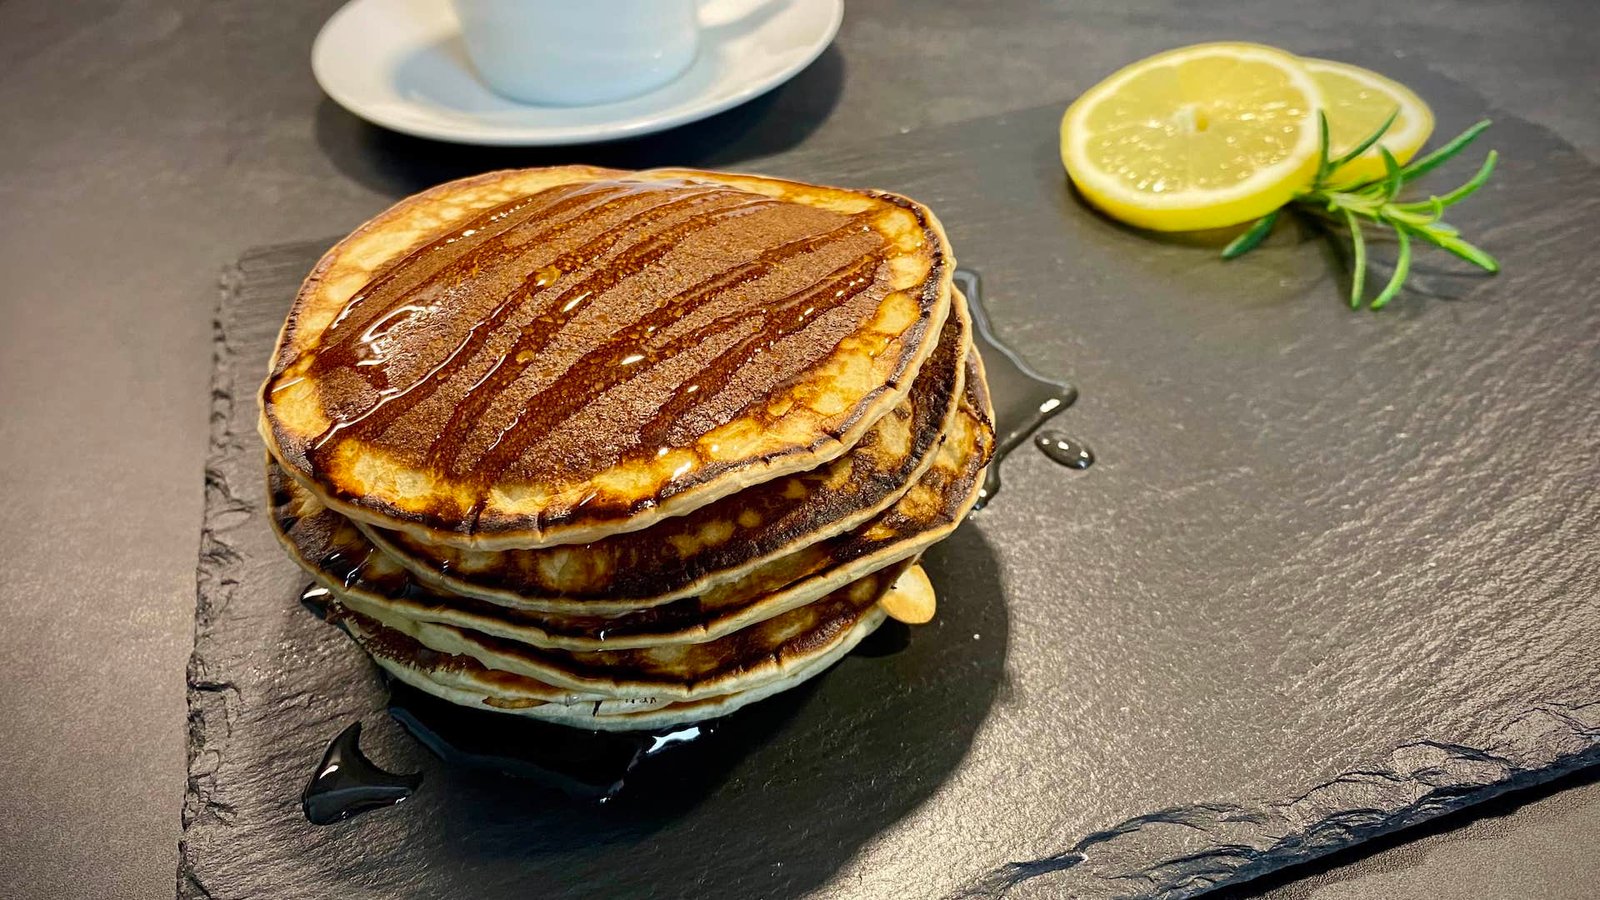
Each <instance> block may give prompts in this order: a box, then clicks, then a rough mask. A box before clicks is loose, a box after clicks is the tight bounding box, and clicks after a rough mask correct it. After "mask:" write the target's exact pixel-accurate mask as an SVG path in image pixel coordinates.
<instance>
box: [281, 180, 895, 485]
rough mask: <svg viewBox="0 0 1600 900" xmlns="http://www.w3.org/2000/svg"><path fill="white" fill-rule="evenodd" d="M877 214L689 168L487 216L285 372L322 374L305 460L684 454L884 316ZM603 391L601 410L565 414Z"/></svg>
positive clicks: (365, 300) (572, 460)
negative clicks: (349, 451)
mask: <svg viewBox="0 0 1600 900" xmlns="http://www.w3.org/2000/svg"><path fill="white" fill-rule="evenodd" d="M871 215H872V212H870V211H869V212H867V213H861V214H856V215H846V214H843V213H839V212H834V211H830V210H825V209H820V208H815V207H812V206H806V205H801V204H797V203H791V202H786V201H783V200H781V199H777V198H773V197H768V196H765V195H761V194H756V193H751V192H747V191H741V190H738V189H734V188H730V187H727V186H724V185H719V184H711V183H698V182H691V181H659V182H639V181H600V182H589V183H584V184H580V185H567V186H562V187H557V188H552V189H549V190H546V191H543V192H540V193H537V194H534V195H532V196H528V197H521V198H518V199H516V200H513V201H511V202H508V203H505V204H503V205H501V206H498V207H495V208H492V209H490V210H487V211H485V212H483V213H482V214H480V215H478V216H477V217H476V218H474V219H472V220H471V221H469V222H467V223H466V224H464V225H462V226H461V227H458V228H456V229H455V230H453V231H451V232H450V233H448V234H446V235H443V236H441V237H439V238H438V239H436V240H434V241H432V242H431V243H428V244H426V245H425V246H423V247H421V248H420V249H418V250H416V251H414V252H412V253H411V254H409V255H408V256H406V257H404V258H403V259H400V260H399V261H397V262H396V263H394V264H393V265H391V266H390V267H389V268H387V269H386V270H383V271H381V272H380V273H378V275H377V276H376V277H374V278H373V279H372V281H371V282H370V283H369V284H368V285H367V286H366V287H365V288H363V289H362V290H361V291H359V292H358V293H357V294H356V295H355V296H354V297H353V298H352V299H351V300H350V301H349V302H348V303H347V304H346V306H345V307H344V308H343V309H342V310H341V311H340V313H339V314H338V316H337V317H336V318H335V320H334V322H333V324H332V325H330V326H329V328H328V329H327V330H326V331H325V332H324V334H323V335H322V336H321V338H320V340H319V342H318V343H317V345H316V346H314V347H313V348H311V349H310V350H309V351H307V353H306V354H304V355H303V356H302V357H301V359H300V360H299V361H297V362H296V363H295V364H293V365H291V366H290V367H289V369H290V370H292V371H297V372H299V373H301V374H302V375H305V376H310V377H312V378H315V379H316V380H317V382H318V384H319V393H320V395H321V396H322V398H323V404H324V406H325V411H326V412H327V414H328V416H329V419H330V421H331V424H330V426H329V427H328V428H327V429H326V431H324V432H323V433H322V434H321V435H319V436H318V437H317V438H316V439H315V440H314V441H313V442H312V448H311V450H310V457H311V462H312V464H313V466H315V465H317V464H318V462H319V460H322V459H326V458H327V454H330V453H333V452H335V450H336V449H337V447H338V446H339V445H340V443H341V442H343V441H346V440H349V439H358V440H360V441H363V442H367V443H372V444H376V445H379V446H381V447H382V448H383V449H384V450H385V451H386V452H389V453H392V454H394V455H395V456H396V457H397V458H399V459H401V460H403V461H404V462H406V463H408V464H410V465H413V466H416V467H419V468H423V469H427V470H430V471H435V472H438V473H441V474H443V475H445V476H447V477H449V478H451V479H454V480H459V481H464V482H475V483H479V484H481V485H485V486H487V485H492V484H494V483H496V482H497V481H499V480H500V479H502V478H504V477H507V476H508V475H512V476H514V475H516V474H517V473H518V472H519V469H518V466H519V464H523V465H524V467H526V464H527V461H528V460H529V459H536V460H555V461H559V462H560V463H562V464H564V465H566V466H569V467H586V466H595V465H606V464H610V463H612V462H614V461H616V460H617V459H620V458H622V457H624V456H626V455H629V454H630V453H639V452H648V451H650V450H651V449H654V448H657V447H661V448H665V447H670V446H682V445H684V444H686V443H688V442H690V441H692V440H693V439H694V438H695V437H697V436H698V435H699V434H703V433H705V432H706V431H709V430H711V429H712V428H714V427H716V426H717V425H720V424H723V423H725V422H727V421H729V420H731V419H733V418H735V417H736V416H737V415H738V414H739V413H740V412H741V411H742V410H743V409H744V408H745V407H747V406H748V405H749V404H751V403H753V402H756V401H759V400H762V399H764V398H766V397H767V396H769V395H770V394H771V393H772V392H773V391H774V390H776V389H778V388H780V387H782V385H783V384H784V383H786V380H787V379H789V378H792V377H794V376H795V374H796V373H799V372H802V371H804V370H806V369H807V367H809V366H811V365H814V364H815V363H817V362H819V361H820V360H822V359H823V358H825V357H826V356H827V355H828V354H829V353H830V352H832V351H833V349H834V348H835V347H836V346H837V345H838V343H839V341H840V340H841V339H842V338H843V337H845V336H846V335H847V334H849V333H850V332H851V331H852V330H853V329H854V328H855V327H856V326H857V324H858V323H859V322H861V321H862V320H863V319H864V318H865V317H866V316H867V315H868V314H870V313H871V312H872V311H873V310H875V309H876V308H877V305H878V303H879V302H881V300H882V298H883V296H884V295H886V294H887V293H888V285H887V273H886V272H884V271H883V270H884V269H885V267H884V266H883V265H882V264H883V262H884V261H885V259H886V256H887V247H886V241H885V239H884V238H883V236H882V235H881V234H879V233H878V232H877V231H875V230H873V228H872V227H871V224H870V216H871ZM758 358H759V359H761V362H762V364H761V365H759V366H752V365H751V363H752V361H754V360H757V359H758ZM597 403H599V404H600V407H599V408H601V409H604V410H606V411H607V412H610V413H613V414H612V415H608V416H597V415H584V416H583V427H581V428H579V427H564V426H568V425H569V424H570V423H571V422H572V421H573V420H574V419H575V418H576V417H579V416H580V415H581V414H583V413H584V412H585V411H586V410H589V409H590V408H591V407H594V406H595V405H596V404H597ZM535 470H536V468H535Z"/></svg>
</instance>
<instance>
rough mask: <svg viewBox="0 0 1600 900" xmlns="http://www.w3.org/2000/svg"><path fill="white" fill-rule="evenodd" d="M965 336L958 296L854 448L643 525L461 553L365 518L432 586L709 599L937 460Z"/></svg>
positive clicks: (600, 600)
mask: <svg viewBox="0 0 1600 900" xmlns="http://www.w3.org/2000/svg"><path fill="white" fill-rule="evenodd" d="M969 345H970V340H969V323H968V319H967V313H966V309H965V305H964V304H962V303H955V304H953V306H952V313H951V315H950V316H949V317H948V318H947V319H946V320H945V324H944V329H943V335H942V337H941V338H940V341H939V344H938V346H937V347H936V348H935V350H934V352H933V355H932V356H931V357H929V359H928V361H927V362H926V363H925V364H924V365H923V366H922V369H921V371H919V372H918V373H917V377H916V380H915V381H914V382H913V383H912V386H911V393H910V396H908V397H907V398H906V402H905V403H902V404H901V405H900V406H899V407H897V408H895V409H894V410H893V411H891V412H890V413H889V414H888V415H886V416H884V417H883V418H882V419H879V420H878V421H877V422H876V423H875V424H874V425H873V427H872V428H871V429H869V430H868V431H867V433H866V435H865V436H863V437H862V439H861V440H860V441H859V442H857V444H856V445H855V447H853V448H851V450H850V452H849V453H847V454H845V455H844V456H841V457H839V458H838V459H836V460H834V461H833V462H831V463H828V464H826V465H824V466H820V467H818V468H817V469H815V470H813V471H810V472H800V473H795V474H793V475H787V476H784V477H782V478H778V479H775V480H773V481H768V482H765V483H763V484H759V485H757V486H755V487H752V488H748V489H746V490H743V491H740V492H739V493H737V494H734V495H732V496H729V497H724V498H722V499H721V500H718V501H716V502H715V503H712V504H709V505H707V506H704V507H701V508H700V509H697V510H695V511H694V512H692V513H689V514H687V515H683V516H676V517H673V518H669V519H664V520H662V521H660V522H657V523H656V524H655V525H652V526H650V527H649V528H646V529H643V530H641V531H632V532H627V533H624V534H617V535H612V536H611V537H608V538H602V539H601V540H598V541H595V542H592V543H588V544H578V545H565V546H556V547H545V548H538V549H529V550H463V549H461V548H458V547H449V546H442V545H438V544H429V543H425V542H423V541H420V540H417V539H416V538H414V537H412V536H410V535H408V534H406V533H404V532H397V531H387V530H384V529H380V528H375V527H373V526H370V525H362V526H361V527H362V530H363V531H364V532H366V535H367V537H368V538H370V539H371V540H372V542H373V543H374V544H376V545H377V546H378V548H379V549H381V550H383V551H384V553H385V554H387V555H388V556H390V557H392V558H394V559H396V560H398V561H399V562H400V563H401V564H402V565H404V566H405V567H406V568H408V569H410V570H411V571H412V572H413V573H415V574H416V575H417V577H418V578H419V579H420V580H421V581H422V582H423V583H425V584H427V585H428V586H429V587H431V588H435V589H439V590H443V591H447V592H449V593H452V594H457V595H463V596H469V597H478V598H481V599H485V600H490V601H493V602H495V603H500V604H505V605H508V606H517V607H523V608H527V609H539V610H550V611H559V612H582V613H605V612H617V611H627V610H632V609H637V608H640V607H643V606H647V605H654V604H658V603H666V602H668V601H672V600H677V599H680V598H685V597H691V596H696V595H701V596H704V595H706V594H707V593H708V592H711V591H712V590H713V589H716V588H719V587H720V586H723V585H728V584H730V583H735V582H738V581H739V580H740V579H741V577H742V576H745V575H746V574H748V573H749V572H750V571H751V570H752V569H755V568H758V567H760V566H761V565H762V564H764V563H768V562H770V561H772V560H775V559H777V558H779V557H781V556H784V555H785V554H789V553H792V552H794V551H796V550H799V549H801V548H803V547H806V546H807V545H809V544H813V543H815V542H817V541H820V540H823V539H826V538H829V537H832V536H834V535H837V534H840V533H842V532H846V531H849V530H851V529H854V528H855V527H857V526H858V525H860V524H862V523H863V522H865V521H867V520H868V519H870V518H872V517H873V516H875V515H877V514H878V513H880V512H882V511H883V510H884V509H885V508H886V507H888V506H889V505H891V504H893V503H894V502H895V501H896V500H897V499H899V498H900V496H901V495H903V494H904V493H905V491H906V490H907V489H908V488H909V487H910V486H911V485H912V484H913V483H915V482H916V481H917V479H919V478H920V477H921V476H922V473H923V472H924V471H925V470H926V469H927V467H928V466H930V465H931V464H932V463H933V459H934V451H935V449H936V448H937V447H938V444H939V442H940V441H941V439H942V438H943V436H944V434H945V432H946V431H947V430H948V429H949V428H950V425H951V422H952V421H953V420H954V417H955V415H956V407H957V405H958V399H959V398H960V396H961V393H962V389H963V387H964V385H965V382H966V375H965V373H966V368H967V367H966V365H965V358H966V356H967V351H968V347H969ZM357 524H358V525H360V524H361V523H357ZM722 593H723V594H724V595H726V592H725V591H724V592H722Z"/></svg>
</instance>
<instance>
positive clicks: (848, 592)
mask: <svg viewBox="0 0 1600 900" xmlns="http://www.w3.org/2000/svg"><path fill="white" fill-rule="evenodd" d="M911 565H912V561H911V560H909V559H907V560H902V561H900V562H898V563H895V564H893V565H891V566H888V567H886V568H883V569H880V570H878V571H876V572H873V573H871V574H869V575H865V576H863V577H861V578H858V579H856V580H855V581H852V582H849V583H847V584H845V585H844V586H842V587H840V588H838V589H837V590H835V591H833V592H832V593H830V594H827V595H825V596H823V597H821V598H819V599H817V600H814V601H812V602H811V603H808V604H806V605H804V606H801V607H798V608H796V609H792V610H790V611H788V612H786V613H783V614H781V615H777V616H773V617H771V618H768V619H763V620H762V621H760V622H757V623H755V624H753V625H749V626H747V627H745V628H742V629H740V630H738V631H735V632H733V633H732V634H729V635H725V636H723V637H721V638H718V639H716V640H713V641H704V642H700V643H689V644H663V645H659V646H654V647H646V648H637V649H626V650H560V649H555V648H549V647H533V646H530V645H528V644H523V643H520V642H518V641H513V640H507V639H505V638H498V637H494V636H491V635H487V634H484V633H482V632H479V631H473V630H471V629H466V628H459V627H456V626H453V625H442V624H438V623H433V622H420V621H417V620H415V619H411V618H408V617H406V616H404V615H401V614H399V613H397V612H395V611H394V610H393V609H391V608H389V607H384V606H379V605H377V604H370V603H368V602H367V601H365V600H364V599H363V598H361V597H360V596H358V595H356V594H344V593H341V592H340V591H338V590H334V591H333V595H334V597H335V599H336V603H337V606H338V608H340V609H341V610H348V611H349V612H354V613H358V614H360V615H362V616H365V617H367V618H368V619H371V620H373V621H375V622H377V623H378V624H380V625H383V626H384V627H385V628H388V629H390V630H392V631H394V632H398V633H400V634H403V635H405V636H406V637H409V638H411V639H412V640H414V641H416V642H417V643H418V644H420V645H422V646H423V647H426V648H427V649H428V650H430V651H433V652H435V653H441V654H445V655H447V656H466V657H471V658H472V659H475V660H477V661H478V662H479V663H480V664H482V665H483V666H485V667H487V668H490V669H495V670H497V671H501V672H509V673H511V674H514V675H521V676H524V677H527V678H532V679H534V680H536V681H539V682H541V683H543V684H547V685H551V686H554V687H558V688H565V689H568V690H571V691H574V692H579V693H584V694H590V693H592V694H599V695H603V696H606V697H609V698H636V699H637V698H646V699H653V698H668V699H672V700H694V699H699V698H702V697H711V696H717V695H720V694H728V693H733V692H735V691H740V690H747V689H749V688H752V687H756V686H760V685H765V684H767V683H769V682H772V681H777V680H782V679H784V678H785V677H786V676H787V675H789V674H790V673H791V672H792V671H793V670H794V669H795V667H797V666H800V665H801V664H803V663H804V662H806V661H807V660H810V659H813V658H815V657H816V656H818V655H820V654H822V653H824V652H825V651H826V650H827V649H828V648H830V647H832V646H833V645H834V644H835V643H836V642H837V641H839V640H842V639H843V637H844V636H845V635H847V634H849V633H850V632H851V630H852V629H853V628H855V626H856V625H857V624H858V623H860V622H862V621H863V620H865V619H868V618H871V617H872V616H875V615H881V613H882V611H881V610H878V609H877V602H878V600H879V599H880V598H881V597H882V596H883V595H884V593H885V592H887V591H888V590H889V587H890V586H891V585H892V584H893V583H894V581H895V579H896V578H898V577H899V576H900V574H901V573H902V572H903V571H905V570H906V569H907V568H909V567H910V566H911Z"/></svg>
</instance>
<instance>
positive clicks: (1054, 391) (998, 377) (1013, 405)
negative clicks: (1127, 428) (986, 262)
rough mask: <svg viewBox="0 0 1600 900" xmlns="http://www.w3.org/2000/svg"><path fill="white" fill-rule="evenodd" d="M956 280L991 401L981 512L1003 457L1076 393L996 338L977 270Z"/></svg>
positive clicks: (958, 272) (995, 486) (997, 483)
mask: <svg viewBox="0 0 1600 900" xmlns="http://www.w3.org/2000/svg"><path fill="white" fill-rule="evenodd" d="M955 280H956V286H957V287H959V288H960V289H961V292H962V293H963V294H965V295H966V297H967V306H968V308H969V310H970V311H971V313H972V325H973V329H972V331H973V334H972V339H973V341H974V342H975V343H976V344H977V345H978V347H979V352H981V353H982V354H983V365H984V372H985V375H986V376H987V380H988V382H989V398H990V400H991V402H992V403H993V404H994V430H995V435H996V439H995V451H994V459H992V460H990V461H989V472H988V474H987V475H986V476H985V478H984V482H983V488H982V490H981V491H980V492H979V495H978V503H977V506H976V507H974V508H975V509H982V508H983V507H984V506H985V505H986V504H987V503H988V502H989V501H990V500H992V499H994V495H995V494H996V493H998V492H999V490H1000V464H1001V463H1002V462H1003V461H1004V460H1005V458H1006V456H1007V455H1008V454H1009V453H1010V452H1011V451H1012V450H1015V449H1016V448H1017V447H1019V446H1021V445H1022V443H1023V442H1024V441H1026V440H1027V439H1028V436H1029V435H1031V434H1033V433H1034V432H1035V431H1036V430H1038V428H1039V426H1041V425H1043V424H1044V423H1045V422H1048V421H1050V419H1052V418H1054V417H1055V416H1056V415H1058V414H1059V413H1060V412H1061V411H1062V410H1064V409H1066V408H1067V407H1069V406H1071V405H1072V403H1073V401H1075V400H1077V399H1078V389H1077V388H1076V387H1073V386H1072V385H1071V384H1068V383H1067V382H1065V381H1060V380H1057V379H1053V378H1047V377H1045V376H1044V375H1041V374H1039V373H1038V372H1037V371H1035V370H1034V368H1033V367H1032V366H1030V365H1028V364H1027V363H1026V362H1025V361H1023V359H1022V357H1021V356H1020V355H1018V354H1017V352H1016V351H1015V350H1013V349H1011V348H1010V347H1008V346H1006V344H1004V343H1003V342H1002V341H1001V340H1000V338H999V337H998V336H996V335H995V333H994V329H993V327H992V326H991V325H990V324H989V314H988V311H987V310H986V309H985V308H984V305H983V285H982V283H981V282H980V281H979V280H978V274H977V273H976V272H972V271H969V270H966V269H957V270H956V274H955Z"/></svg>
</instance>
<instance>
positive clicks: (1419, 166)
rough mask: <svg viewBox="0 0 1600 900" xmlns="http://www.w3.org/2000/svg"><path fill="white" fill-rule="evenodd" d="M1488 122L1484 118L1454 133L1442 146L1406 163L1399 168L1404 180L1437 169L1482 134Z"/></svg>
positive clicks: (1412, 179) (1411, 179)
mask: <svg viewBox="0 0 1600 900" xmlns="http://www.w3.org/2000/svg"><path fill="white" fill-rule="evenodd" d="M1489 124H1490V122H1489V120H1488V119H1484V120H1482V121H1480V122H1478V123H1477V124H1476V125H1473V126H1472V127H1471V128H1468V129H1467V130H1466V131H1463V132H1461V133H1460V134H1458V135H1456V137H1455V139H1453V140H1452V141H1450V143H1448V144H1445V145H1444V146H1443V147H1440V148H1439V149H1437V150H1435V151H1433V152H1432V153H1429V154H1428V155H1427V156H1424V157H1422V158H1421V159H1413V160H1412V161H1411V162H1409V163H1407V164H1406V166H1405V168H1404V169H1402V170H1401V171H1402V173H1404V175H1405V179H1406V181H1408V182H1410V181H1416V180H1417V179H1418V178H1421V177H1422V176H1424V175H1426V174H1428V173H1429V172H1432V171H1433V170H1434V169H1437V168H1439V167H1440V166H1442V165H1444V164H1445V163H1447V162H1449V161H1450V160H1451V159H1453V158H1454V157H1455V156H1456V155H1457V154H1459V153H1460V152H1461V151H1462V150H1465V149H1466V148H1467V145H1468V144H1470V143H1472V142H1473V141H1474V140H1476V139H1477V137H1478V135H1480V134H1482V133H1483V130H1484V129H1485V128H1488V127H1489Z"/></svg>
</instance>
